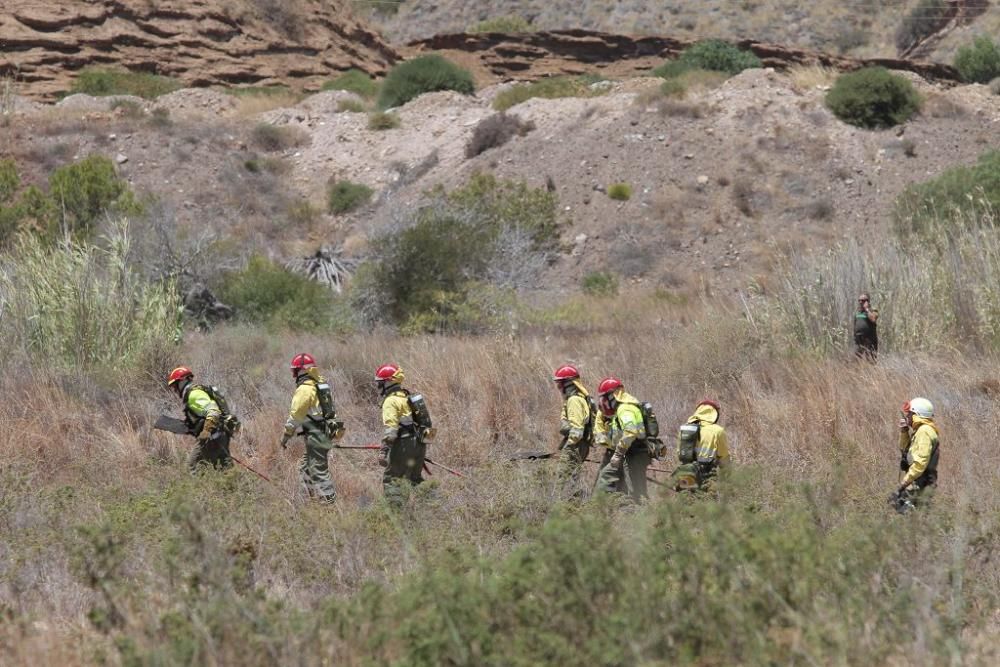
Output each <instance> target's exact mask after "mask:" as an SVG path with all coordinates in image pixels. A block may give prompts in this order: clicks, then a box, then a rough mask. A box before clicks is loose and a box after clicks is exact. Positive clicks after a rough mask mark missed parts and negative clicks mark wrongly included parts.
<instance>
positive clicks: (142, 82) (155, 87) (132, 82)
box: [70, 67, 181, 99]
mask: <svg viewBox="0 0 1000 667" xmlns="http://www.w3.org/2000/svg"><path fill="white" fill-rule="evenodd" d="M179 88H181V83H180V81H177V80H176V79H171V78H169V77H165V76H158V75H156V74H149V73H147V72H129V71H127V70H118V69H102V68H96V67H85V68H84V69H82V70H80V73H79V74H78V75H77V77H76V79H75V80H74V81H73V86H72V88H70V92H71V93H86V94H87V95H94V96H96V97H104V96H107V95H135V96H136V97H144V98H146V99H153V98H154V97H159V96H160V95H165V94H167V93H171V92H173V91H175V90H178V89H179Z"/></svg>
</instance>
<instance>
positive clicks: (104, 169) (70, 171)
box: [49, 155, 142, 235]
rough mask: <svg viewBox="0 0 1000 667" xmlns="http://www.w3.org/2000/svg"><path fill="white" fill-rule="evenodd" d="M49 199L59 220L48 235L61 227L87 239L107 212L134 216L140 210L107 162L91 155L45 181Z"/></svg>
mask: <svg viewBox="0 0 1000 667" xmlns="http://www.w3.org/2000/svg"><path fill="white" fill-rule="evenodd" d="M49 197H50V198H51V200H52V203H53V204H54V206H55V208H56V210H57V211H59V213H60V216H59V219H58V220H54V221H52V224H50V232H51V233H52V234H56V233H58V229H54V228H52V226H53V224H54V225H55V226H56V227H63V228H65V229H68V230H69V231H70V232H72V233H76V234H84V235H87V234H89V233H90V232H91V231H93V228H94V226H95V224H96V222H97V220H98V219H99V218H100V216H101V215H103V214H104V213H106V212H108V211H115V212H118V213H122V214H126V215H128V214H134V213H138V212H139V211H141V209H142V207H141V205H140V204H139V202H138V201H137V200H136V199H135V196H134V195H133V194H132V191H131V190H130V189H129V187H128V183H126V182H125V181H123V180H122V179H120V178H118V174H116V173H115V166H114V164H112V162H111V160H109V159H108V158H106V157H102V156H100V155H91V156H89V157H86V158H84V159H83V160H81V161H80V162H77V163H75V164H70V165H66V166H65V167H59V168H58V169H56V170H55V171H54V172H52V175H51V176H50V177H49Z"/></svg>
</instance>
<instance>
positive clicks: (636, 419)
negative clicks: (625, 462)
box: [606, 389, 646, 456]
mask: <svg viewBox="0 0 1000 667" xmlns="http://www.w3.org/2000/svg"><path fill="white" fill-rule="evenodd" d="M614 396H615V400H617V401H618V407H617V408H615V415H614V417H612V418H611V419H610V420H609V421H608V422H606V423H607V428H608V438H609V439H610V441H611V446H612V447H614V450H615V454H621V455H622V456H624V455H625V454H626V452H628V450H629V448H630V447H631V446H632V443H634V442H635V441H636V440H645V439H646V426H645V424H643V421H642V408H641V407H639V406H640V405H641V404H640V403H639V401H638V400H637V399H636V398H635V397H634V396H632V395H631V394H628V393H626V392H625V390H624V389H619V390H617V391H616V392H615V395H614Z"/></svg>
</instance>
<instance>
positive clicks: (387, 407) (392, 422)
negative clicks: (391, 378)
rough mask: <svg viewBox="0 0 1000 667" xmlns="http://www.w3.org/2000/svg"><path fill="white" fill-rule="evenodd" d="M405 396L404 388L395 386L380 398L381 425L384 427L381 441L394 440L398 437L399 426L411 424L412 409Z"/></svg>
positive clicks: (388, 441)
mask: <svg viewBox="0 0 1000 667" xmlns="http://www.w3.org/2000/svg"><path fill="white" fill-rule="evenodd" d="M407 396H408V394H407V392H406V391H405V390H403V389H398V388H397V389H396V390H395V391H391V392H389V393H388V394H386V396H385V398H383V399H382V426H384V427H385V429H384V430H383V432H382V442H384V443H390V442H395V441H396V439H397V438H398V437H399V430H400V426H403V427H406V426H409V425H412V424H413V410H412V409H411V408H410V401H409V400H408V399H407Z"/></svg>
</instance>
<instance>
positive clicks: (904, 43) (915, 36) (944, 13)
mask: <svg viewBox="0 0 1000 667" xmlns="http://www.w3.org/2000/svg"><path fill="white" fill-rule="evenodd" d="M950 11H951V10H950V7H949V3H948V0H920V2H919V3H918V4H917V6H916V7H914V8H913V10H912V11H911V12H910V13H909V14H907V16H906V17H905V18H904V19H903V23H902V24H900V26H899V28H898V29H897V30H896V49H897V50H898V51H899V52H900V53H902V52H903V51H906V50H907V49H909V48H910V47H912V46H915V45H916V44H918V43H919V42H921V41H923V40H924V39H925V38H927V37H930V36H931V35H933V34H934V33H936V32H937V31H938V30H940V29H941V28H943V27H944V26H945V24H946V23H948V20H949V13H950Z"/></svg>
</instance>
